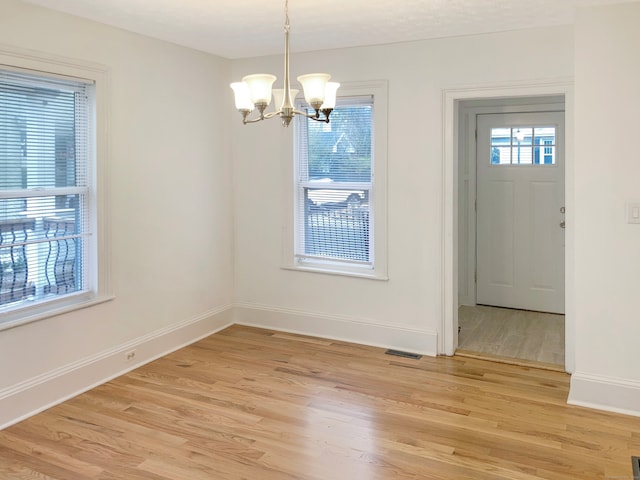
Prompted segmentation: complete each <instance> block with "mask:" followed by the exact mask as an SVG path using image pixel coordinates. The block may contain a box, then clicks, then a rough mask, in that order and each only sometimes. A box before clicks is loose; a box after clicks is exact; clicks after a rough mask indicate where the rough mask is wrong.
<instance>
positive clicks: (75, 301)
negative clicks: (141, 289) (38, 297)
mask: <svg viewBox="0 0 640 480" xmlns="http://www.w3.org/2000/svg"><path fill="white" fill-rule="evenodd" d="M114 298H115V296H114V295H103V296H94V297H89V298H86V297H83V296H74V297H71V298H69V299H67V301H66V302H64V303H60V304H57V305H51V304H48V305H40V306H34V307H33V309H32V310H31V309H24V310H21V311H12V312H7V313H6V314H4V315H3V314H0V331H2V330H9V329H11V328H15V327H19V326H21V325H26V324H27V323H32V322H37V321H40V320H44V319H47V318H51V317H55V316H58V315H62V314H65V313H69V312H73V311H75V310H81V309H83V308H88V307H93V306H95V305H99V304H101V303H105V302H108V301H111V300H113V299H114Z"/></svg>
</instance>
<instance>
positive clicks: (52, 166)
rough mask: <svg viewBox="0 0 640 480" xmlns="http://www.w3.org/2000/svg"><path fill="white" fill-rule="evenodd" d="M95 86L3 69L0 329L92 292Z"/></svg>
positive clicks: (0, 76)
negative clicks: (91, 174)
mask: <svg viewBox="0 0 640 480" xmlns="http://www.w3.org/2000/svg"><path fill="white" fill-rule="evenodd" d="M93 105H94V97H93V84H92V82H90V81H84V80H78V81H76V80H72V79H69V78H64V77H62V76H49V75H47V74H34V73H25V72H24V71H18V70H15V71H14V70H2V69H1V68H0V327H1V326H2V324H3V323H6V322H15V321H16V320H20V318H21V316H22V317H24V316H27V315H33V314H34V313H37V312H39V313H40V314H42V312H46V311H47V309H48V308H54V307H58V308H59V307H60V305H61V304H64V303H66V304H67V305H68V304H69V303H74V302H80V301H82V300H86V297H87V296H88V295H89V294H90V293H91V292H92V291H94V287H95V285H94V284H93V279H94V278H95V268H96V267H95V265H96V262H95V258H96V251H95V250H96V247H95V241H93V240H92V236H94V235H95V233H96V232H95V231H94V225H96V219H95V218H94V217H95V213H96V208H95V192H94V190H93V189H94V186H93V183H92V181H91V179H90V171H91V169H92V166H94V161H93V160H94V157H95V148H94V146H93V144H92V142H93V139H94V138H95V132H94V122H93V120H92V112H93Z"/></svg>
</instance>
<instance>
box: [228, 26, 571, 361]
mask: <svg viewBox="0 0 640 480" xmlns="http://www.w3.org/2000/svg"><path fill="white" fill-rule="evenodd" d="M292 42H293V43H295V34H293V37H292ZM291 67H292V70H293V71H292V77H293V78H295V76H297V75H299V74H301V73H309V72H315V71H327V72H330V73H332V75H333V78H334V79H335V80H337V81H343V82H346V81H349V82H352V81H359V80H360V81H366V80H378V79H383V80H388V82H389V135H388V144H389V150H388V164H389V171H388V178H389V185H388V186H389V189H388V199H389V201H388V207H389V212H388V219H389V234H388V239H389V241H388V251H389V278H390V280H389V281H386V282H384V281H374V280H367V279H358V278H346V277H337V276H329V275H322V274H317V273H307V272H297V271H289V270H283V269H281V268H280V267H281V264H282V244H283V242H284V236H287V235H290V234H291V233H290V232H288V231H285V230H283V226H284V225H286V223H287V222H286V215H289V214H290V213H289V211H288V210H287V209H286V198H287V196H288V195H289V192H290V185H291V183H290V182H291V180H290V178H288V176H287V171H288V165H290V163H291V161H292V160H291V149H290V147H289V144H290V141H291V134H292V133H293V129H290V130H288V131H286V130H285V131H284V132H283V130H284V129H283V128H282V127H281V126H280V125H279V123H278V122H277V121H276V120H271V121H270V122H271V123H270V124H266V122H265V124H261V125H259V126H257V125H248V126H242V125H241V124H240V119H239V115H238V118H237V120H236V125H235V128H234V130H233V138H234V142H233V143H234V145H235V152H234V169H235V170H234V171H235V175H234V177H235V179H236V180H235V181H236V184H235V188H234V192H235V203H236V257H235V258H236V300H237V303H238V309H237V314H238V316H237V319H238V321H240V322H243V323H249V324H256V325H264V326H269V327H276V328H285V329H288V330H295V331H303V332H307V333H311V334H320V335H325V336H330V337H338V338H345V339H348V340H352V341H359V342H364V343H371V344H377V345H383V346H392V347H397V348H402V349H405V350H411V351H420V352H423V353H429V354H435V353H436V350H437V349H438V339H439V337H440V336H441V335H442V331H441V330H442V328H441V325H442V321H443V285H442V275H443V273H442V266H443V265H442V257H443V246H442V236H443V232H442V208H443V207H442V198H443V131H442V129H443V125H442V121H443V110H442V103H443V98H442V96H443V89H448V88H455V87H462V86H474V87H482V86H484V85H492V86H495V85H497V84H503V83H512V82H516V83H517V82H525V81H527V82H531V81H536V80H553V79H557V78H563V79H566V78H567V77H571V76H572V74H573V30H572V28H570V27H556V28H546V29H535V30H528V31H520V32H509V33H500V34H493V35H482V36H473V37H460V38H450V39H442V40H432V41H422V42H415V43H406V44H397V45H386V46H377V47H367V48H350V49H342V50H334V51H324V52H315V53H307V54H298V55H294V56H293V57H292V59H291ZM281 70H282V58H281V57H280V56H274V57H268V58H256V59H247V60H242V61H236V62H234V64H233V76H234V78H240V77H242V76H243V75H245V74H248V73H257V72H261V71H265V72H269V73H274V74H276V75H278V77H279V79H280V80H279V81H280V82H281V81H282V73H281ZM276 85H278V83H276ZM441 351H442V350H441Z"/></svg>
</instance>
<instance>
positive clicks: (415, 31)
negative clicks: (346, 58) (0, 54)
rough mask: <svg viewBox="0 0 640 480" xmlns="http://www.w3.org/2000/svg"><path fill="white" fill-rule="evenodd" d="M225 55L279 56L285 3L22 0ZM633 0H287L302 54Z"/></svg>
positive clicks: (544, 21) (508, 25) (531, 22)
mask: <svg viewBox="0 0 640 480" xmlns="http://www.w3.org/2000/svg"><path fill="white" fill-rule="evenodd" d="M24 1H25V2H26V3H32V4H36V5H40V6H43V7H46V8H50V9H54V10H59V11H62V12H66V13H71V14H73V15H77V16H80V17H85V18H89V19H92V20H95V21H98V22H101V23H105V24H108V25H112V26H115V27H120V28H123V29H125V30H130V31H132V32H137V33H140V34H143V35H148V36H151V37H155V38H159V39H163V40H167V41H169V42H173V43H177V44H179V45H184V46H186V47H191V48H195V49H198V50H203V51H205V52H209V53H212V54H215V55H219V56H221V57H225V58H231V59H234V58H244V57H254V56H263V55H271V54H277V53H281V52H282V51H283V49H284V46H283V24H284V0H24ZM625 1H632V0H313V1H312V0H290V2H289V18H290V21H291V50H292V52H303V51H313V50H325V49H333V48H343V47H354V46H363V45H379V44H386V43H396V42H406V41H412V40H422V39H427V38H438V37H449V36H459V35H470V34H478V33H487V32H498V31H506V30H516V29H522V28H532V27H542V26H550V25H566V24H571V23H573V19H574V16H575V11H576V8H577V7H580V6H587V5H604V4H613V3H625Z"/></svg>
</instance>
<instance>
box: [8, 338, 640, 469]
mask: <svg viewBox="0 0 640 480" xmlns="http://www.w3.org/2000/svg"><path fill="white" fill-rule="evenodd" d="M568 387H569V376H568V375H566V374H564V373H560V372H553V371H545V370H539V369H531V368H525V367H519V366H514V365H504V364H498V363H493V362H486V361H482V360H477V359H471V358H462V357H439V358H431V357H423V358H422V359H420V360H411V359H405V358H401V357H394V356H389V355H385V354H384V351H383V350H382V349H379V348H373V347H366V346H360V345H353V344H348V343H343V342H337V341H330V340H323V339H317V338H311V337H303V336H296V335H291V334H284V333H276V332H272V331H266V330H260V329H255V328H249V327H241V326H234V327H231V328H229V329H227V330H225V331H223V332H220V333H218V334H216V335H213V336H211V337H209V338H206V339H204V340H201V341H199V342H197V343H195V344H193V345H191V346H189V347H186V348H183V349H181V350H179V351H177V352H175V353H173V354H170V355H168V356H166V357H164V358H161V359H159V360H156V361H154V362H152V363H150V364H148V365H146V366H143V367H141V368H138V369H137V370H135V371H132V372H130V373H128V374H126V375H124V376H122V377H120V378H117V379H115V380H113V381H111V382H109V383H107V384H105V385H102V386H100V387H97V388H95V389H93V390H91V391H89V392H87V393H85V394H82V395H79V396H78V397H76V398H74V399H72V400H69V401H67V402H65V403H63V404H61V405H58V406H56V407H53V408H51V409H49V410H47V411H45V412H43V413H41V414H38V415H36V416H34V417H32V418H30V419H27V420H25V421H23V422H21V423H19V424H16V425H14V426H12V427H9V428H7V429H5V430H4V431H2V432H0V478H1V479H39V480H50V479H58V480H75V479H103V480H169V479H170V480H200V479H202V480H204V479H206V480H212V479H213V480H222V479H225V480H226V479H238V480H240V479H251V480H271V479H274V480H281V479H282V480H307V479H308V480H342V479H344V480H347V479H348V480H369V479H380V480H388V479H425V480H430V479H434V480H435V479H439V480H443V479H456V480H458V479H473V480H484V479H515V480H533V479H545V480H553V479H558V480H575V479H580V480H592V479H598V480H603V479H618V480H624V479H627V480H632V469H631V460H630V456H631V455H638V454H640V418H633V417H627V416H623V415H617V414H609V413H603V412H598V411H594V410H589V409H585V408H579V407H573V406H568V405H566V398H567V392H568Z"/></svg>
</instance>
